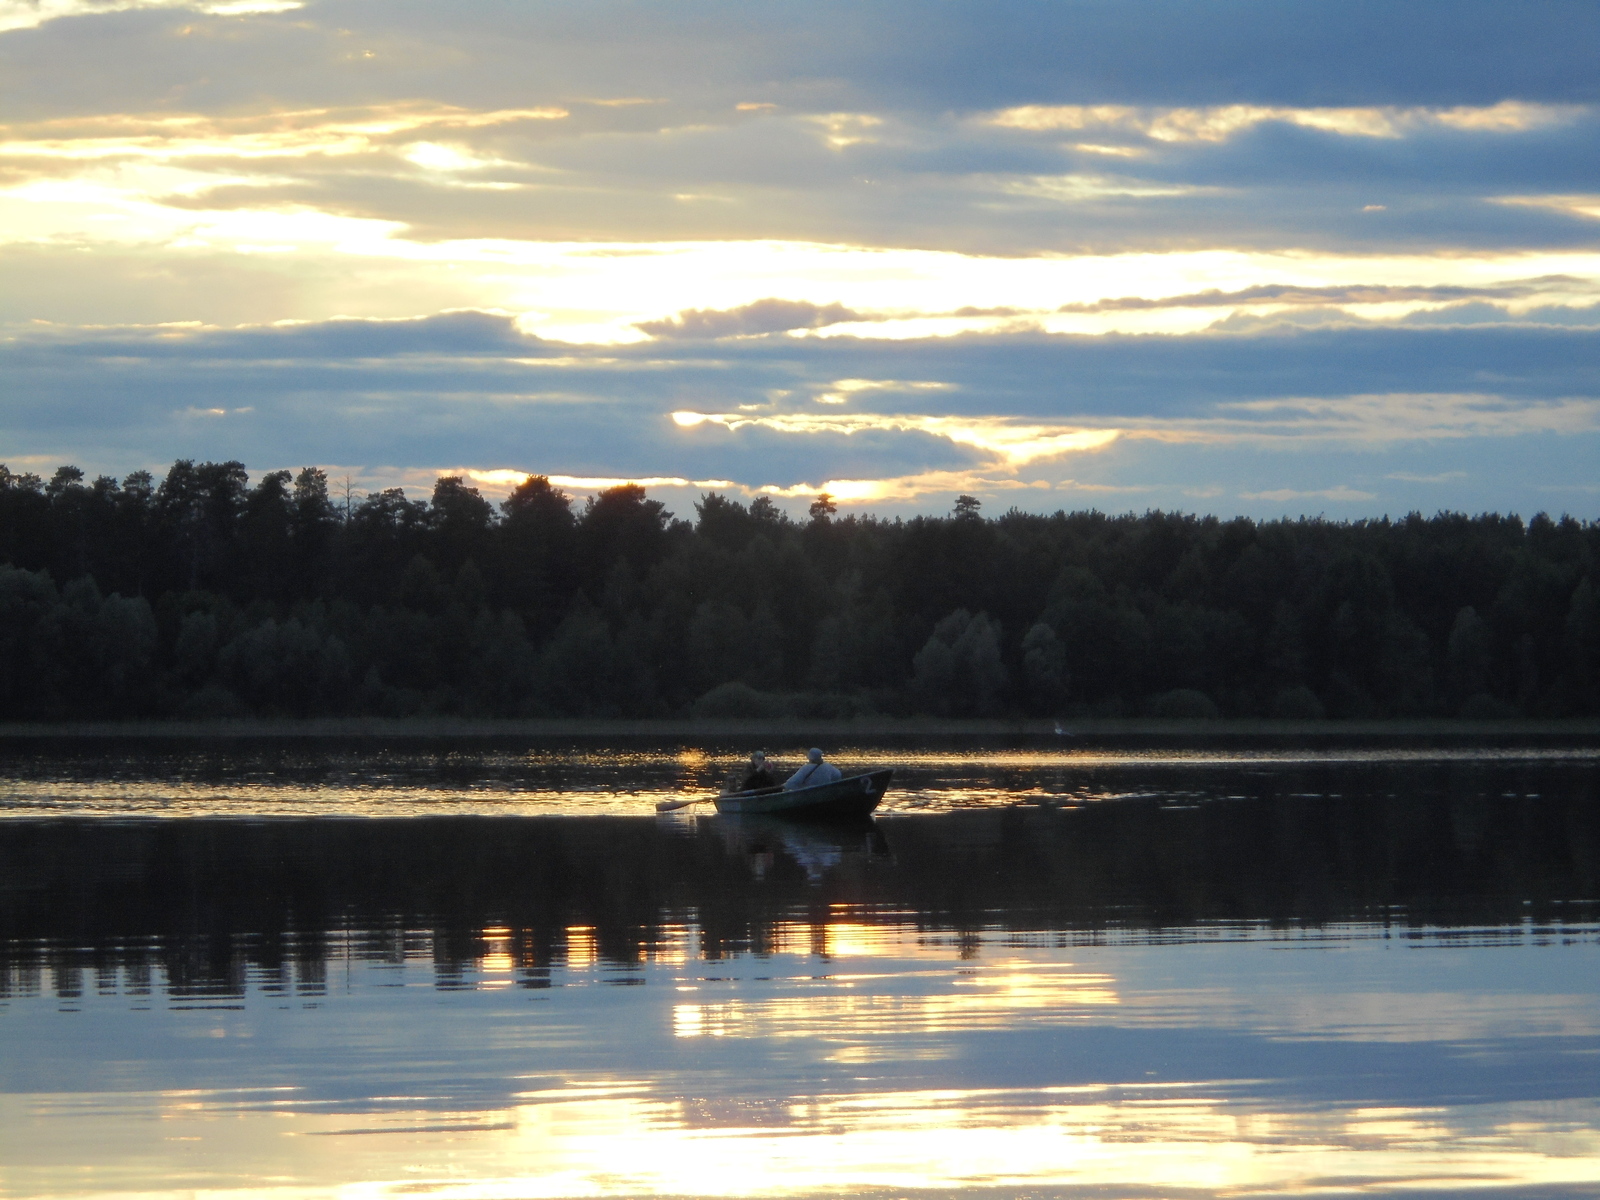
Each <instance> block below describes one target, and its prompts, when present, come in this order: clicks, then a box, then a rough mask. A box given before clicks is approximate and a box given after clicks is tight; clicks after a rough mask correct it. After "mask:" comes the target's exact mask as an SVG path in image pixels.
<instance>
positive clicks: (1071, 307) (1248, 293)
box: [1056, 275, 1593, 313]
mask: <svg viewBox="0 0 1600 1200" xmlns="http://www.w3.org/2000/svg"><path fill="white" fill-rule="evenodd" d="M1592 287H1593V283H1592V281H1590V280H1585V279H1580V278H1578V277H1576V276H1572V275H1553V276H1548V277H1546V278H1543V279H1531V280H1527V281H1520V282H1516V283H1506V284H1498V285H1492V284H1491V285H1486V286H1481V287H1471V286H1463V285H1459V284H1434V285H1414V284H1413V285H1405V284H1399V285H1396V284H1343V285H1336V286H1331V287H1307V286H1297V285H1294V284H1282V283H1264V284H1256V285H1254V286H1252V287H1247V288H1238V289H1236V290H1234V291H1223V290H1222V289H1220V288H1209V289H1207V290H1206V291H1203V292H1188V293H1185V294H1182V295H1177V296H1160V297H1145V296H1117V297H1111V298H1107V299H1105V300H1096V301H1092V302H1090V303H1087V304H1063V305H1061V306H1060V307H1059V308H1058V309H1056V311H1057V312H1073V313H1077V312H1082V313H1101V312H1138V311H1145V310H1149V309H1158V308H1221V307H1234V306H1238V305H1247V304H1284V305H1295V304H1317V305H1323V304H1395V303H1405V302H1411V301H1422V302H1438V301H1458V300H1477V299H1488V298H1497V299H1520V298H1522V297H1525V296H1536V295H1539V294H1540V293H1542V292H1547V291H1560V290H1565V289H1568V288H1573V289H1579V290H1583V291H1588V290H1590V289H1591V288H1592Z"/></svg>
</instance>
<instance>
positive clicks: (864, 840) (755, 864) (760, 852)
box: [711, 813, 889, 883]
mask: <svg viewBox="0 0 1600 1200" xmlns="http://www.w3.org/2000/svg"><path fill="white" fill-rule="evenodd" d="M711 823H712V825H713V827H714V828H715V829H716V831H717V833H718V834H719V835H720V836H721V838H722V843H723V845H724V846H726V847H727V849H728V852H729V853H730V854H734V855H740V856H742V857H743V858H744V859H745V861H746V862H747V863H749V865H750V871H751V873H752V874H753V875H754V876H755V877H756V878H757V879H765V878H766V877H767V874H768V872H770V871H771V870H772V868H773V864H774V862H775V860H776V858H777V856H778V855H780V854H781V855H785V856H787V857H788V858H789V859H790V860H791V861H793V862H794V863H795V864H796V865H797V866H799V867H800V869H801V870H803V871H804V872H805V875H806V878H807V879H808V880H809V881H810V882H812V883H819V882H821V880H822V878H823V877H824V876H825V875H827V874H828V872H829V871H832V870H834V869H835V868H837V867H839V866H840V865H842V864H844V863H846V862H848V861H850V860H852V859H871V858H887V857H888V856H889V841H888V839H887V838H886V837H885V836H884V834H883V829H882V828H881V827H880V826H879V825H878V823H877V822H876V821H874V820H872V818H870V817H864V818H861V819H860V820H853V821H828V822H815V821H788V820H784V819H783V818H782V817H763V816H757V815H752V814H738V813H723V814H719V815H718V816H716V817H713V818H711Z"/></svg>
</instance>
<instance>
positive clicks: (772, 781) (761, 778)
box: [739, 750, 778, 792]
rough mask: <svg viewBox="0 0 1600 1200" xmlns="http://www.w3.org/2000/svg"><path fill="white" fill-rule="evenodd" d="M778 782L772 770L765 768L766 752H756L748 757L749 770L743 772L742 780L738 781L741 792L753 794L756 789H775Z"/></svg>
mask: <svg viewBox="0 0 1600 1200" xmlns="http://www.w3.org/2000/svg"><path fill="white" fill-rule="evenodd" d="M777 786H778V780H777V777H776V776H775V775H773V773H772V768H771V767H769V766H767V752H766V751H765V750H757V751H756V752H755V753H754V754H752V755H751V756H750V769H749V770H748V771H746V772H745V775H744V778H743V779H742V780H740V781H739V790H740V791H741V792H753V791H755V790H756V789H757V788H769V787H777Z"/></svg>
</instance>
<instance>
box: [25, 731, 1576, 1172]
mask: <svg viewBox="0 0 1600 1200" xmlns="http://www.w3.org/2000/svg"><path fill="white" fill-rule="evenodd" d="M747 749H748V747H745V746H742V745H738V744H735V743H734V742H732V741H729V742H727V743H726V744H723V743H712V742H708V743H706V744H704V745H685V746H672V747H669V748H666V749H663V748H661V747H659V746H656V747H652V746H650V745H646V744H643V743H638V744H634V743H625V744H620V745H612V746H604V745H600V744H598V743H594V742H587V743H584V744H582V745H553V744H527V743H523V744H515V743H511V742H489V741H480V742H470V743H468V742H458V743H452V742H449V741H442V740H441V741H416V742H406V741H403V740H391V741H387V742H383V743H381V744H380V743H377V742H373V743H361V742H338V743H332V742H329V743H318V742H312V741H301V742H293V741H284V742H278V741H270V740H265V739H263V740H260V741H248V740H245V741H235V742H222V741H218V742H208V741H199V740H197V741H192V742H173V743H160V742H146V741H134V740H128V741H122V742H117V741H110V742H101V743H89V742H73V741H67V740H62V741H34V742H29V741H15V740H14V741H12V742H9V743H3V744H0V1195H5V1196H17V1197H23V1196H29V1197H31V1196H113V1195H115V1196H133V1195H139V1194H163V1195H166V1194H172V1193H174V1192H189V1193H194V1194H200V1193H204V1194H205V1195H207V1196H213V1197H222V1196H229V1197H233V1196H238V1197H243V1196H246V1195H248V1196H252V1197H256V1196H259V1197H285V1198H287V1197H299V1196H333V1195H339V1196H352V1197H354V1196H360V1197H371V1196H396V1197H398V1196H426V1197H567V1196H733V1195H739V1196H746V1195H749V1196H803V1195H824V1194H826V1195H841V1194H850V1195H855V1194H862V1193H867V1194H878V1193H881V1194H883V1195H886V1196H890V1195H892V1196H929V1197H932V1196H947V1195H953V1194H955V1193H957V1192H960V1193H963V1194H983V1193H988V1194H992V1195H996V1196H1095V1197H1124V1196H1125V1197H1153V1196H1161V1197H1169V1196H1195V1197H1201V1196H1204V1197H1210V1196H1230V1197H1232V1196H1246V1195H1248V1196H1311V1195H1316V1196H1326V1195H1339V1194H1356V1193H1359V1194H1363V1195H1372V1194H1387V1193H1394V1194H1404V1195H1407V1196H1413V1197H1415V1196H1447V1195H1448V1196H1456V1195H1481V1196H1518V1197H1527V1196H1551V1197H1554V1196H1591V1197H1592V1196H1594V1195H1596V1194H1600V753H1597V751H1596V750H1594V749H1593V748H1589V747H1584V746H1576V747H1559V746H1534V747H1521V748H1518V747H1507V748H1500V749H1481V750H1474V749H1461V748H1454V749H1452V748H1430V747H1425V746H1418V747H1413V748H1410V749H1393V748H1362V747H1359V746H1357V747H1351V748H1339V747H1331V748H1325V749H1320V750H1317V751H1315V752H1307V751H1303V750H1295V749H1292V748H1263V749H1254V750H1252V749H1238V748H1223V749H1209V750H1183V749H1121V748H1116V747H1104V746H1102V747H1095V746H1091V745H1079V744H1078V743H1077V742H1076V741H1073V740H1063V741H1058V742H1050V743H1048V744H1046V743H1038V742H1033V743H1030V742H1027V741H1025V740H1019V742H1018V743H1017V744H1011V745H1007V744H1001V743H998V742H995V741H988V742H984V741H981V740H967V741H957V740H953V739H952V740H944V741H941V742H939V743H938V744H936V745H931V744H924V745H917V744H911V743H894V744H889V743H887V742H886V743H883V744H878V745H855V746H850V747H847V748H844V749H841V750H840V751H839V752H838V753H837V754H836V755H833V756H831V757H833V758H834V759H835V761H837V762H838V763H839V765H840V766H841V767H842V768H843V769H845V770H846V772H847V773H848V772H849V771H851V770H853V769H864V768H865V767H868V766H879V765H883V766H892V767H894V769H895V771H896V785H895V787H894V788H893V789H892V790H891V792H890V793H889V797H888V799H887V800H886V801H885V804H884V806H883V808H882V810H881V812H880V815H879V816H878V817H877V818H876V819H875V820H873V821H871V822H864V823H862V824H860V825H856V826H847V827H808V826H804V825H794V824H786V823H783V822H778V821H773V820H770V819H768V820H758V819H751V818H745V819H742V820H741V819H735V818H728V817H721V816H717V815H715V814H714V813H713V812H711V811H710V808H709V806H708V805H697V806H695V807H692V808H689V809H685V810H682V811H680V812H677V813H672V814H668V815H660V816H658V815H656V814H655V812H654V806H655V804H656V802H657V801H659V800H662V799H668V798H678V797H686V796H693V795H705V794H707V793H708V791H711V790H715V788H716V787H717V785H718V784H719V783H720V782H721V781H722V780H723V779H724V778H725V777H726V775H727V773H728V771H729V770H730V769H731V768H733V767H734V766H736V765H737V762H738V758H739V756H740V755H741V754H742V753H743V752H744V751H745V750H747ZM784 749H785V750H786V751H787V753H786V754H785V755H784V756H783V758H784V762H785V763H786V764H788V765H790V767H791V769H792V766H794V765H798V762H799V757H798V752H799V749H800V748H799V747H795V748H784Z"/></svg>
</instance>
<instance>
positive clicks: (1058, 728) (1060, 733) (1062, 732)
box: [1056, 721, 1072, 737]
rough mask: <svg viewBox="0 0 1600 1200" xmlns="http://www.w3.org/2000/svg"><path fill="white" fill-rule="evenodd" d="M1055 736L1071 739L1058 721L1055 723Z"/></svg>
mask: <svg viewBox="0 0 1600 1200" xmlns="http://www.w3.org/2000/svg"><path fill="white" fill-rule="evenodd" d="M1056 736H1057V737H1071V736H1072V735H1071V734H1070V733H1068V732H1067V731H1066V728H1065V727H1064V726H1063V725H1062V724H1061V722H1060V721H1057V722H1056Z"/></svg>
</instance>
